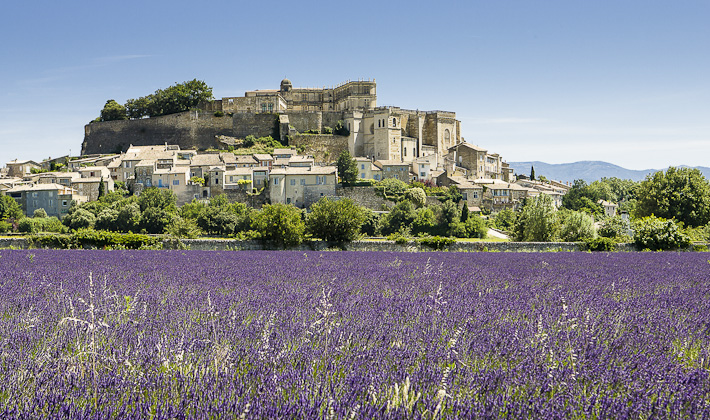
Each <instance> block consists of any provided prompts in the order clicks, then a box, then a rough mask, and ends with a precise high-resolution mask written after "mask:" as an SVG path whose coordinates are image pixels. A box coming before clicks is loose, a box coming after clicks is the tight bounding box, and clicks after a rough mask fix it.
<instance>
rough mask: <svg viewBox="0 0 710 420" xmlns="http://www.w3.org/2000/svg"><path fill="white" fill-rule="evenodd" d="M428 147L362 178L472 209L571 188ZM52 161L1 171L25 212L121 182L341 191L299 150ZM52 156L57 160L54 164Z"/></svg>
mask: <svg viewBox="0 0 710 420" xmlns="http://www.w3.org/2000/svg"><path fill="white" fill-rule="evenodd" d="M438 156H439V155H437V154H430V155H427V156H423V157H418V158H416V159H414V160H412V161H410V162H402V161H398V160H373V159H371V158H367V157H356V158H355V161H356V163H357V167H358V178H359V179H362V180H365V179H371V180H375V181H380V180H384V179H388V178H394V179H399V180H401V181H403V182H407V183H409V182H412V181H420V182H429V183H431V184H432V185H440V186H449V185H456V186H457V187H458V188H459V190H460V191H461V193H462V195H463V197H464V199H465V202H466V205H467V206H468V207H469V209H470V210H471V211H481V210H482V209H487V210H490V211H492V212H496V211H500V210H502V209H506V208H510V209H517V208H518V207H519V206H520V205H521V204H522V202H523V200H524V199H526V198H528V197H535V196H537V195H540V194H548V195H549V196H551V197H552V199H553V202H554V203H555V204H556V205H557V206H560V205H561V202H562V196H563V195H564V194H565V193H566V192H567V189H568V188H569V187H568V186H567V185H565V184H562V183H557V182H551V183H541V182H537V181H529V180H525V179H521V180H515V179H514V177H513V176H512V173H511V172H510V171H509V169H508V168H507V164H505V163H504V162H502V160H501V159H500V157H499V156H498V155H490V154H488V152H487V151H486V150H484V149H481V148H479V147H477V146H473V145H469V144H468V143H459V144H457V145H455V146H453V147H451V148H450V149H449V152H448V153H447V154H446V155H445V156H444V158H443V162H441V161H439V157H438ZM60 160H61V159H55V160H54V161H49V162H50V163H49V164H48V163H47V162H48V161H45V162H42V163H36V162H33V161H17V160H15V161H12V162H8V163H7V166H6V169H5V171H6V173H5V174H4V176H0V192H2V193H5V194H8V195H10V196H11V197H13V198H15V199H16V200H17V201H18V202H19V203H20V204H21V205H22V208H23V210H24V211H25V213H26V214H27V215H32V214H33V212H34V210H36V209H38V208H44V209H45V210H46V211H47V214H48V215H50V216H57V217H60V218H61V217H63V216H64V215H65V214H66V213H67V211H68V209H69V206H70V205H71V202H72V201H77V202H79V203H81V202H86V201H93V200H97V199H98V198H99V191H100V189H101V188H102V187H101V185H103V191H105V192H109V191H113V190H114V188H115V186H116V183H122V184H123V185H124V186H125V187H126V188H128V189H129V191H131V192H132V193H133V194H140V192H141V191H142V190H143V189H145V188H150V187H156V188H159V189H168V190H171V191H173V192H174V193H175V195H176V198H177V204H178V205H183V204H185V203H188V202H190V201H192V200H193V199H198V200H200V199H208V198H209V197H211V196H213V195H217V194H221V193H226V194H228V195H230V194H231V196H232V197H245V196H248V195H252V196H255V195H258V196H260V197H261V198H262V199H263V202H271V203H284V204H293V205H295V206H297V207H301V208H305V207H308V206H310V204H312V203H314V202H316V201H318V200H319V199H320V198H322V197H326V196H328V197H333V196H336V188H337V183H338V173H337V169H336V167H335V166H332V165H323V164H317V163H316V162H315V161H314V159H313V157H311V156H304V155H299V154H298V153H297V151H296V150H295V149H288V148H283V149H275V150H274V152H273V153H272V154H253V155H235V154H234V153H227V152H222V153H197V151H195V150H181V149H180V148H179V147H178V146H173V145H167V144H166V145H160V146H130V147H129V148H128V150H127V151H126V152H125V153H121V154H115V155H108V156H107V155H104V156H86V157H82V158H80V159H71V160H69V159H68V158H66V159H64V165H65V169H66V170H65V171H48V172H40V171H47V170H48V169H50V168H51V167H56V166H57V165H56V162H58V161H60ZM52 162H54V165H52Z"/></svg>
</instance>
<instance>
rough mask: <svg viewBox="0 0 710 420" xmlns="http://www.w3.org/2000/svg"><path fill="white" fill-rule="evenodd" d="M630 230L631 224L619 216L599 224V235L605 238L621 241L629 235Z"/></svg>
mask: <svg viewBox="0 0 710 420" xmlns="http://www.w3.org/2000/svg"><path fill="white" fill-rule="evenodd" d="M630 228H631V226H630V224H629V222H628V221H626V220H624V219H622V218H621V217H619V216H614V217H607V218H606V219H604V220H602V222H601V223H600V224H599V229H598V230H597V233H598V234H599V236H601V237H603V238H612V239H621V238H624V237H626V236H627V235H628V232H629V229H630Z"/></svg>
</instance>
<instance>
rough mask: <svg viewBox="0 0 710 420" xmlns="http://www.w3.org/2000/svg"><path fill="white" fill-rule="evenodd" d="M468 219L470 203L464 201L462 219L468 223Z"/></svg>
mask: <svg viewBox="0 0 710 420" xmlns="http://www.w3.org/2000/svg"><path fill="white" fill-rule="evenodd" d="M466 220H468V204H467V203H466V202H464V203H463V206H462V207H461V221H462V222H463V223H466Z"/></svg>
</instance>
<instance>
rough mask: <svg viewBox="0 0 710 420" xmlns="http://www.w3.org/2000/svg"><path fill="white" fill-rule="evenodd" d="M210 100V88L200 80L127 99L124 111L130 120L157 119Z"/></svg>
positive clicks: (177, 84)
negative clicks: (146, 117)
mask: <svg viewBox="0 0 710 420" xmlns="http://www.w3.org/2000/svg"><path fill="white" fill-rule="evenodd" d="M211 99H212V88H211V87H209V86H207V84H205V82H203V81H201V80H197V79H194V80H190V81H187V82H183V83H176V84H175V85H173V86H170V87H168V88H166V89H158V90H156V91H155V93H153V94H151V95H148V96H144V97H141V98H138V99H129V100H128V101H127V102H126V106H125V107H124V109H125V110H126V114H127V116H128V117H130V118H143V117H144V116H150V117H157V116H160V115H167V114H174V113H177V112H183V111H187V110H189V109H191V108H195V107H196V106H197V105H199V104H200V103H201V102H205V101H209V100H211Z"/></svg>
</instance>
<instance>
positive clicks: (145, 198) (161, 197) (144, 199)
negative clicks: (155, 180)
mask: <svg viewBox="0 0 710 420" xmlns="http://www.w3.org/2000/svg"><path fill="white" fill-rule="evenodd" d="M175 202H176V198H175V193H174V192H172V191H171V190H161V189H158V188H156V187H151V188H146V189H145V190H143V192H141V195H140V196H139V197H138V206H139V207H140V209H141V211H142V212H143V211H146V210H147V209H148V208H151V207H154V208H159V209H162V210H168V211H176V210H177V209H176V208H175Z"/></svg>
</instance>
